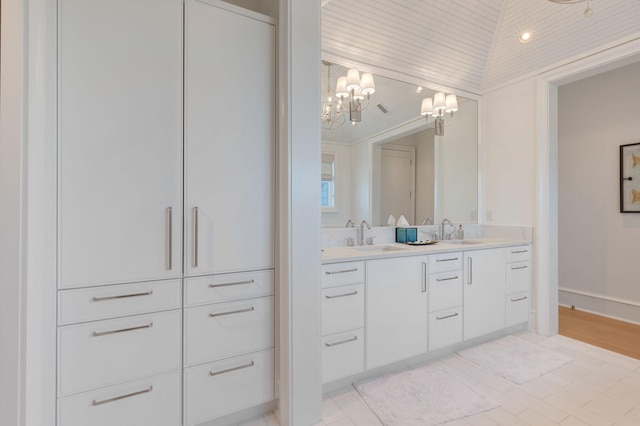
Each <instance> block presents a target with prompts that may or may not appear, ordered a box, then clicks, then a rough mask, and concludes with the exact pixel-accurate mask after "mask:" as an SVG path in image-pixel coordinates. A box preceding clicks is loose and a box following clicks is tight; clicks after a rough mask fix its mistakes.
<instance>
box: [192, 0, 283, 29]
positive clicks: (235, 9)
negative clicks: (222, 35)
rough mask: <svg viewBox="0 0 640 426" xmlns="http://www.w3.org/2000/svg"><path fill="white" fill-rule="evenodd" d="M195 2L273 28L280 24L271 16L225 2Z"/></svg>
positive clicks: (211, 0) (217, 0)
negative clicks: (269, 25)
mask: <svg viewBox="0 0 640 426" xmlns="http://www.w3.org/2000/svg"><path fill="white" fill-rule="evenodd" d="M195 1H197V2H200V3H204V4H208V5H209V6H215V7H217V8H218V9H223V10H226V11H228V12H232V13H236V14H238V15H242V16H245V17H247V18H251V19H255V20H256V21H261V22H264V23H266V24H271V25H273V26H276V25H277V24H278V20H277V19H276V18H273V17H271V16H269V15H265V14H262V13H260V12H256V11H253V10H250V9H245V8H244V7H240V6H236V5H234V4H231V3H227V2H226V1H223V0H195Z"/></svg>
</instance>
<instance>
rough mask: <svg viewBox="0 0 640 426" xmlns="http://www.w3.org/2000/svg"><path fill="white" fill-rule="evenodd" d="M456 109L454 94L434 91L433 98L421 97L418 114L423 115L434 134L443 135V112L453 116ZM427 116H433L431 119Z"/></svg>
mask: <svg viewBox="0 0 640 426" xmlns="http://www.w3.org/2000/svg"><path fill="white" fill-rule="evenodd" d="M456 111H458V98H457V97H456V95H453V94H451V95H447V94H445V93H443V92H438V93H436V94H435V95H434V96H433V98H424V99H422V105H421V106H420V115H424V116H425V118H426V119H427V124H428V125H429V126H430V127H433V128H434V131H435V135H436V136H444V126H445V123H444V118H443V117H444V114H445V113H449V114H451V116H452V117H453V113H454V112H456ZM429 117H433V120H431V121H429Z"/></svg>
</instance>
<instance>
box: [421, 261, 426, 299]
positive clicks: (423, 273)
mask: <svg viewBox="0 0 640 426" xmlns="http://www.w3.org/2000/svg"><path fill="white" fill-rule="evenodd" d="M422 292H423V293H426V292H427V262H422Z"/></svg>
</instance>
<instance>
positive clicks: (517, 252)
mask: <svg viewBox="0 0 640 426" xmlns="http://www.w3.org/2000/svg"><path fill="white" fill-rule="evenodd" d="M506 250H507V263H511V262H523V261H525V260H531V246H530V245H524V246H516V247H507V248H506Z"/></svg>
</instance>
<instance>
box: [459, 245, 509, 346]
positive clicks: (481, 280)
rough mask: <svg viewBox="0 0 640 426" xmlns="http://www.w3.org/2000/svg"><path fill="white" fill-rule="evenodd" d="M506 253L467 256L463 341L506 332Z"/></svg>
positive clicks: (487, 251) (495, 250) (481, 252)
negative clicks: (502, 331)
mask: <svg viewBox="0 0 640 426" xmlns="http://www.w3.org/2000/svg"><path fill="white" fill-rule="evenodd" d="M504 268H505V249H504V248H493V249H485V250H471V251H465V252H464V281H463V293H464V301H463V304H464V340H468V339H472V338H474V337H479V336H482V335H484V334H488V333H491V332H493V331H497V330H500V329H503V328H505V304H504V297H505V273H504V270H505V269H504Z"/></svg>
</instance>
